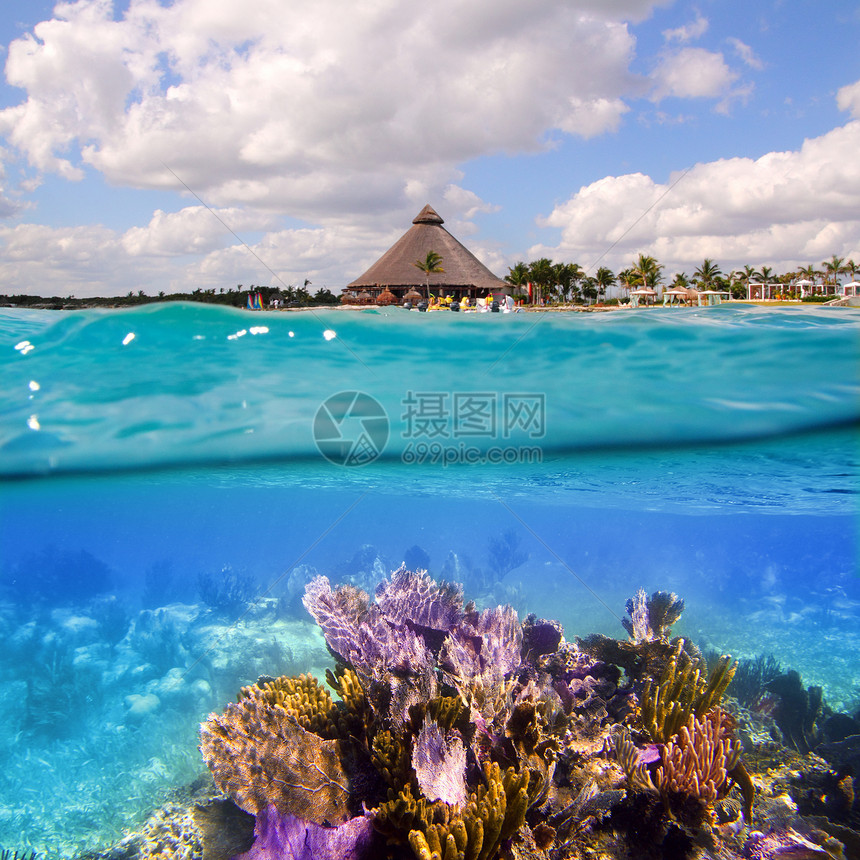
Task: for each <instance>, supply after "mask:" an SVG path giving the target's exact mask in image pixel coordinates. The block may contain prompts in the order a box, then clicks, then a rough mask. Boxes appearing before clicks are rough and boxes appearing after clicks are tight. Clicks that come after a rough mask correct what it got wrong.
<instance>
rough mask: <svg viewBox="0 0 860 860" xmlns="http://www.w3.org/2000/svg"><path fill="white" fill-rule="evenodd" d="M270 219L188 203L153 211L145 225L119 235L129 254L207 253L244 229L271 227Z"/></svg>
mask: <svg viewBox="0 0 860 860" xmlns="http://www.w3.org/2000/svg"><path fill="white" fill-rule="evenodd" d="M273 224H274V220H273V219H272V218H271V216H269V217H260V216H256V217H255V216H254V215H253V213H250V212H248V211H247V210H245V209H222V210H214V209H207V208H205V207H204V206H191V207H187V208H185V209H181V210H180V211H179V212H170V213H168V212H162V211H161V210H160V209H158V210H156V211H155V212H154V213H153V216H152V219H151V220H150V222H149V224H148V225H147V226H146V227H133V228H131V229H130V230H128V231H126V233H125V234H124V235H123V236H122V238H121V240H120V241H121V242H122V247H123V248H124V249H125V251H126V252H127V253H128V254H130V255H131V256H132V257H139V256H142V255H147V256H156V257H162V256H163V257H174V256H180V255H183V254H201V253H208V252H210V251H213V250H215V249H217V248H220V247H223V246H224V245H225V244H233V243H234V242H235V239H236V236H237V235H239V236H241V235H242V233H243V232H244V231H248V230H259V229H262V228H264V227H272V226H273Z"/></svg>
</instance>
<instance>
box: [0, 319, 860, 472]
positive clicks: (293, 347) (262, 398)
mask: <svg viewBox="0 0 860 860" xmlns="http://www.w3.org/2000/svg"><path fill="white" fill-rule="evenodd" d="M858 333H860V311H855V310H852V309H828V308H815V309H810V310H806V309H803V310H799V309H798V310H795V309H786V310H777V309H763V308H758V307H734V306H725V305H724V306H721V307H717V308H703V309H667V310H662V309H657V310H647V311H620V312H616V313H607V314H559V313H546V314H512V315H496V314H492V315H490V314H487V315H481V316H478V315H471V316H459V315H456V314H450V313H449V314H443V313H438V314H419V313H415V312H409V311H404V310H402V309H396V308H395V309H390V310H385V311H382V310H366V311H357V312H348V311H339V310H330V311H313V312H303V313H277V312H275V313H265V312H264V313H260V312H256V313H253V312H248V311H240V310H234V309H225V308H221V307H216V306H211V305H202V304H181V303H176V304H169V303H168V304H153V305H146V306H143V307H140V308H136V309H133V310H122V311H104V310H96V311H74V312H55V311H43V312H38V311H19V310H14V309H11V310H10V309H3V310H0V379H2V381H0V391H2V393H3V403H4V407H3V410H2V414H0V473H2V474H4V475H6V476H20V477H25V476H32V475H41V474H49V473H61V472H67V471H81V470H84V471H93V470H96V471H98V470H117V469H129V468H132V469H137V468H153V467H160V466H165V465H190V464H195V463H216V462H231V463H239V464H241V463H250V462H252V461H256V460H261V459H272V460H282V461H298V460H310V461H319V462H320V463H322V462H324V461H323V460H322V458H321V457H320V446H319V444H318V443H319V442H320V438H321V435H323V436H324V435H325V432H329V436H328V437H327V441H328V442H329V443H332V444H334V443H333V441H332V440H333V438H334V437H332V436H331V433H332V432H335V434H337V433H340V434H341V436H342V439H345V440H352V441H355V436H356V434H361V433H362V432H367V431H368V428H369V427H372V426H377V427H379V426H382V424H383V423H385V424H386V425H387V434H386V437H385V440H384V444H383V440H382V438H381V436H380V435H379V434H377V437H378V438H376V439H375V440H371V442H372V443H373V444H375V447H374V448H373V453H374V456H376V455H379V456H380V458H381V459H383V460H389V461H392V462H397V461H401V460H402V459H403V458H404V456H409V455H410V452H411V453H412V454H414V453H415V452H416V450H417V448H416V446H419V445H423V446H425V448H424V449H422V450H426V451H430V450H431V448H430V446H434V445H435V446H436V449H435V450H439V449H441V450H443V451H447V450H448V449H451V448H453V449H456V450H462V449H463V447H464V446H465V447H466V448H468V449H470V450H475V451H477V452H478V453H479V455H480V456H484V455H485V454H486V453H487V452H488V451H490V450H491V449H494V448H496V449H499V448H501V449H503V450H506V451H507V450H510V449H523V448H529V447H531V448H534V449H539V450H540V452H541V453H542V455H543V456H544V457H547V456H550V457H565V456H570V455H573V454H575V453H577V452H582V451H588V450H609V451H643V450H656V449H660V448H675V447H678V446H696V445H702V444H709V445H712V444H715V443H725V442H739V441H744V440H753V439H763V438H770V437H779V436H784V435H786V434H792V433H798V432H807V431H817V430H821V429H823V428H828V427H837V426H845V425H850V424H853V423H856V422H858V421H860V397H858V395H860V379H858V373H857V368H858V367H860V337H858ZM341 392H354V393H359V394H360V395H363V396H364V397H363V399H362V398H359V400H358V401H356V399H355V398H354V397H353V401H352V408H351V411H349V410H347V413H346V415H345V417H346V418H347V419H349V420H350V421H353V423H354V424H355V426H354V428H353V430H351V431H350V430H349V429H348V425H349V421H347V422H346V423H340V420H341V419H342V418H344V414H338V413H337V408H338V403H343V402H345V401H343V398H341V400H340V401H339V400H338V399H337V396H338V395H339V393H341ZM330 398H334V400H330ZM373 404H377V405H378V409H379V411H377V412H376V413H374V412H373V410H374V409H376V408H377V407H376V406H374V405H373ZM359 406H361V407H362V408H363V409H365V411H364V412H362V411H361V410H360V409H359V408H358V407H359ZM368 409H369V410H370V411H369V412H368V411H366V410H368ZM327 410H328V411H327ZM332 410H334V411H332ZM321 416H322V417H321ZM374 416H375V417H376V418H378V419H380V420H379V421H378V422H377V424H376V425H372V424H369V423H368V422H370V421H371V419H373V418H374ZM327 419H332V420H333V421H334V431H332V425H331V422H329V425H328V431H326V427H325V426H324V425H325V420H327ZM382 419H384V421H383V420H382ZM321 421H322V422H323V423H321ZM350 433H353V435H352V436H350V435H349V434H350ZM370 435H371V436H373V435H374V434H373V432H371V433H370ZM325 441H326V439H324V440H323V442H324V443H325ZM336 441H337V439H336V438H334V442H336ZM333 450H334V451H335V453H336V446H335V447H332V445H330V446H329V453H331V452H332V451H333ZM329 459H331V457H330V458H329Z"/></svg>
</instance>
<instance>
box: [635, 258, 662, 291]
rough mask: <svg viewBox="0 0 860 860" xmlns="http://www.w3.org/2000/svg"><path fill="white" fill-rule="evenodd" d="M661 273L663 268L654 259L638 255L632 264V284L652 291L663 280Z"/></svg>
mask: <svg viewBox="0 0 860 860" xmlns="http://www.w3.org/2000/svg"><path fill="white" fill-rule="evenodd" d="M662 271H663V267H662V266H661V265H660V264H659V263H658V262H657V260H656V259H655V258H654V257H649V256H646V255H645V254H640V255H639V257H638V258H637V260H636V262H635V263H634V264H633V277H634V282H635V283H636V284H638V285H640V286H643V287H651V289H654V288H656V286H657V284H659V283H660V281H661V280H663V276H662V275H661V274H660V273H661V272H662Z"/></svg>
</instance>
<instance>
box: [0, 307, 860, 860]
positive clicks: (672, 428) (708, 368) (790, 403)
mask: <svg viewBox="0 0 860 860" xmlns="http://www.w3.org/2000/svg"><path fill="white" fill-rule="evenodd" d="M859 370H860V311H857V310H852V309H827V308H818V309H812V310H795V309H791V310H776V309H760V308H747V307H729V306H721V307H716V308H707V309H674V310H665V311H664V310H653V311H650V310H649V311H645V312H638V313H637V312H618V313H612V314H603V315H597V314H589V315H586V314H578V315H577V314H571V315H567V314H546V315H533V314H520V315H509V316H501V315H499V316H497V315H487V316H483V317H477V316H472V317H463V316H457V315H454V314H442V313H438V314H431V315H427V314H418V313H409V312H406V311H400V310H396V309H395V310H391V311H386V312H377V311H362V312H340V311H328V312H323V313H300V314H289V313H280V314H277V313H275V314H267V313H251V312H241V311H228V310H224V309H220V308H214V307H208V306H202V305H151V306H148V307H144V308H141V309H138V310H134V311H92V312H74V313H62V312H24V311H15V310H0V387H2V394H3V397H2V404H3V407H2V416H0V474H2V476H3V483H2V485H0V547H2V555H0V565H2V567H0V634H2V636H3V639H4V642H5V644H6V647H5V648H4V649H3V651H2V654H0V701H2V704H3V710H4V721H3V723H2V725H0V758H2V768H3V773H4V780H3V781H2V782H0V847H4V848H13V849H18V848H24V847H30V846H32V847H34V848H37V849H38V850H40V851H46V852H48V853H49V854H62V855H65V856H70V855H72V854H74V853H75V852H76V851H79V850H84V849H89V850H95V849H97V848H100V847H102V848H103V847H105V846H106V845H109V844H111V843H112V842H114V841H116V840H117V839H119V838H120V837H121V835H122V833H123V831H124V830H125V829H129V830H130V829H134V828H135V827H139V826H140V824H141V822H142V821H143V820H144V819H145V818H146V816H147V815H148V814H149V813H150V812H151V811H152V809H154V808H155V807H156V806H158V805H159V804H160V803H161V802H163V801H164V800H165V798H167V797H169V796H170V792H171V791H172V790H174V789H176V788H177V787H179V786H182V785H183V784H186V783H188V782H190V781H192V780H193V779H194V778H195V777H196V776H197V775H198V774H199V773H200V772H201V771H202V770H203V768H202V767H201V762H200V758H199V753H198V752H197V749H196V743H197V740H196V727H197V724H198V723H199V722H200V720H201V719H203V718H205V717H206V715H207V714H208V713H209V712H210V711H213V710H220V709H222V707H223V706H224V705H225V704H226V703H227V702H228V701H230V700H232V699H233V698H234V696H235V693H236V691H237V689H238V687H239V686H240V685H242V684H247V683H249V682H252V681H253V680H255V679H256V677H257V676H258V675H259V674H261V673H267V674H279V673H281V672H289V673H294V672H299V671H307V670H310V671H315V672H318V673H322V672H323V671H324V669H325V667H326V666H327V665H330V658H329V657H328V655H327V653H326V651H325V648H324V645H323V642H322V639H321V637H320V636H319V634H318V633H317V632H316V631H315V629H314V628H313V626H312V624H311V623H310V622H309V619H308V618H307V617H306V616H305V614H304V612H303V610H302V609H301V605H300V603H299V599H298V598H299V596H300V594H301V589H302V586H303V583H304V582H305V581H306V580H307V578H308V577H309V576H310V575H312V572H313V571H318V572H320V573H325V574H327V575H328V576H330V578H332V579H333V580H337V581H352V582H355V583H356V584H358V585H360V586H361V587H364V588H371V587H373V585H374V584H375V582H376V581H377V580H378V579H379V578H380V577H381V576H383V575H385V574H387V573H388V572H390V570H391V569H392V568H393V567H396V566H397V565H399V564H400V562H401V561H403V560H404V559H406V560H407V561H412V562H416V561H420V562H423V563H425V564H427V566H428V568H429V570H430V573H431V574H432V575H433V576H435V577H437V578H439V577H445V578H454V579H459V580H461V581H463V582H464V584H465V586H466V593H467V596H468V597H474V598H476V599H477V600H478V601H479V602H481V603H497V602H509V603H512V604H513V605H514V606H515V607H516V608H517V609H518V611H519V612H520V613H521V615H523V614H525V613H528V612H536V613H538V614H539V615H543V616H545V617H551V618H555V619H557V620H559V621H561V622H562V623H563V624H564V626H565V630H566V634H567V635H568V637H569V638H572V637H573V636H575V635H584V634H586V633H589V632H594V631H599V632H603V633H607V634H610V635H614V636H618V637H621V636H623V635H624V634H623V631H622V628H621V625H620V623H619V617H620V616H623V615H624V602H625V600H626V599H627V598H628V597H630V596H631V595H633V594H634V593H635V591H636V590H637V589H638V588H640V587H642V588H645V589H646V590H648V591H652V590H656V589H664V590H674V591H676V592H677V593H678V594H680V595H681V596H682V597H684V598H685V600H686V604H687V610H686V612H685V614H684V617H683V618H682V620H681V622H680V623H679V628H680V629H681V632H682V633H684V634H685V635H688V636H692V637H693V638H694V639H695V641H696V642H697V643H699V644H700V645H702V646H703V647H708V648H715V649H718V650H722V651H727V652H729V653H732V654H733V655H734V656H736V657H741V658H743V657H753V656H755V655H757V654H773V655H774V656H775V657H776V658H777V659H778V660H780V662H781V663H782V664H783V665H784V666H786V667H791V668H794V669H797V670H798V671H800V672H801V674H802V676H803V679H804V683H805V684H819V685H821V686H823V687H824V690H825V697H826V699H827V701H828V703H829V704H830V705H831V706H833V707H834V709H848V710H850V711H851V713H854V711H855V710H856V709H857V707H858V706H860V659H858V658H857V657H856V655H857V654H858V653H860V650H858V647H860V641H858V640H860V635H858V633H857V628H858V623H857V622H858V618H860V578H858V506H857V499H858V495H857V493H858V486H860V483H858V475H860V465H858V460H859V459H860V458H859V457H858V446H857V426H858V423H860V397H858V395H860V372H858V371H859ZM342 392H353V394H352V395H349V396H348V397H345V396H344V395H342ZM358 395H360V396H358ZM345 404H346V405H348V406H349V407H350V408H351V409H352V410H353V411H352V412H351V413H350V414H349V415H348V416H347V418H346V419H345V420H344V421H343V423H340V418H341V417H342V415H341V412H340V411H339V410H341V411H342V409H343V408H344V405H345ZM357 407H361V410H362V411H360V412H358V413H356V409H357ZM333 433H334V434H335V435H334V436H333V435H332V434H333ZM320 445H321V446H322V449H323V451H324V453H325V454H327V455H328V457H329V459H326V458H325V457H324V456H323V455H322V454H321V453H320ZM332 461H334V462H332ZM495 461H501V462H495ZM231 588H232V593H231ZM207 601H208V602H207Z"/></svg>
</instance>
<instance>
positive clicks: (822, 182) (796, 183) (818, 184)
mask: <svg viewBox="0 0 860 860" xmlns="http://www.w3.org/2000/svg"><path fill="white" fill-rule="evenodd" d="M857 92H860V86H858V87H857V88H856V91H855V89H854V87H851V88H845V89H844V90H843V91H841V93H840V104H842V105H843V106H844V107H848V106H849V105H854V104H855V99H856V93H857ZM858 151H860V121H856V120H855V121H852V122H849V123H848V124H847V125H845V126H843V127H840V128H836V129H834V130H833V131H831V132H828V133H827V134H825V135H822V136H821V137H817V138H812V139H809V140H806V141H805V142H804V144H803V146H802V147H801V148H800V149H799V150H797V151H789V152H771V153H768V154H767V155H764V156H762V157H761V158H759V159H755V160H754V159H750V158H729V159H720V160H718V161H713V162H709V163H705V164H697V165H695V166H694V167H692V168H691V169H690V170H689V172H687V173H686V175H681V174H676V175H675V176H673V177H671V178H670V180H669V181H668V182H666V183H663V184H661V183H657V182H654V180H653V179H651V178H650V177H648V176H645V175H643V174H641V173H636V174H628V175H624V176H617V177H606V178H605V179H602V180H600V181H598V182H593V183H591V184H589V185H587V186H585V187H583V188H581V189H580V190H579V191H578V192H577V193H576V194H575V195H573V196H572V197H571V198H570V199H569V200H567V201H566V202H564V203H563V204H561V205H559V206H557V207H556V208H555V209H554V210H553V212H552V213H551V214H550V215H549V216H548V217H547V218H546V219H544V220H543V221H542V222H541V224H542V226H549V227H554V228H557V229H560V230H561V234H562V235H561V241H560V243H559V245H558V246H556V247H552V248H551V247H547V246H544V245H539V246H535V247H533V248H531V249H530V250H529V254H530V257H531V258H535V257H538V256H548V257H552V258H554V259H565V260H576V261H578V262H579V263H580V264H581V265H583V266H586V265H589V264H594V263H596V259H597V257H598V256H600V253H602V252H603V251H606V252H607V253H606V256H605V258H603V260H602V262H601V264H602V265H610V266H614V267H616V268H622V267H625V266H628V265H630V262H631V261H632V260H633V259H634V258H635V256H636V254H637V253H639V252H640V251H641V252H646V253H649V254H653V255H654V256H656V257H657V258H658V259H659V260H660V261H661V262H663V263H664V264H665V265H666V267H667V272H670V271H682V270H686V271H687V272H690V271H691V270H692V269H693V268H694V267H695V266H697V265H699V264H700V263H701V261H702V260H703V259H704V258H705V257H710V258H712V259H716V260H717V261H718V262H719V263H720V264H721V266H722V268H723V270H724V271H728V270H730V269H731V268H733V267H737V266H741V265H743V264H745V263H750V264H753V265H761V264H770V265H772V264H774V263H775V262H776V263H778V264H779V265H780V266H782V267H783V268H786V269H788V268H791V267H796V266H800V265H805V264H807V263H809V262H810V261H812V262H818V261H821V260H824V259H826V258H828V257H830V256H831V255H832V254H838V255H839V256H847V257H852V256H853V258H854V259H860V215H858V212H857V203H856V201H857V199H858V197H860V161H858V159H857V158H856V153H857V152H858ZM675 183H677V184H675ZM595 249H600V250H599V251H598V250H595Z"/></svg>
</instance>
